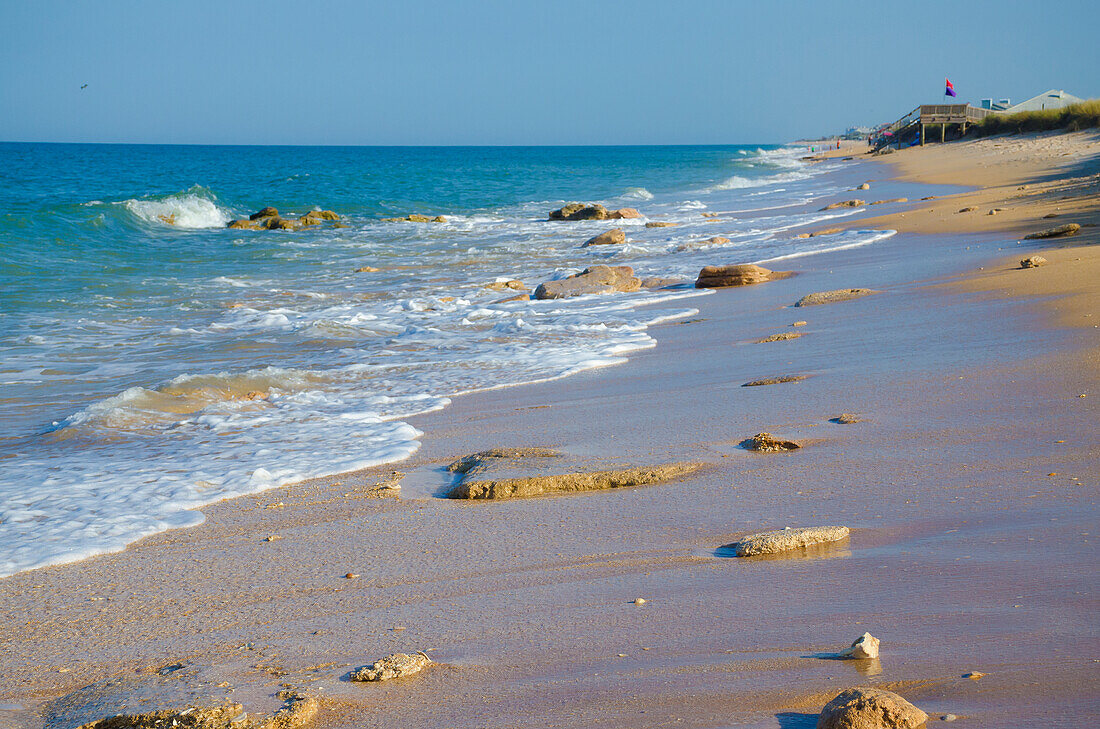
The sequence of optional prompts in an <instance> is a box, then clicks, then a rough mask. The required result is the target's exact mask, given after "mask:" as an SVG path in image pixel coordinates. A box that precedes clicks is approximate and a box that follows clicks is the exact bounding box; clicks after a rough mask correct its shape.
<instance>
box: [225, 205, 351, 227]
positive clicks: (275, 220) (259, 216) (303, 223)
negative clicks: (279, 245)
mask: <svg viewBox="0 0 1100 729" xmlns="http://www.w3.org/2000/svg"><path fill="white" fill-rule="evenodd" d="M326 220H331V221H339V220H340V216H339V215H337V214H336V213H334V212H333V211H331V210H310V211H309V212H308V213H306V214H305V215H302V216H300V217H299V218H298V219H296V220H293V219H290V218H284V217H282V216H280V215H279V211H278V210H276V209H275V208H273V207H270V206H269V207H266V208H263V209H262V210H258V211H256V212H254V213H252V215H249V216H248V219H247V220H246V219H244V218H242V219H240V220H231V221H229V224H228V225H227V226H226V227H227V228H232V229H233V230H301V229H302V228H308V227H310V226H313V225H320V224H321V223H323V222H325V221H326ZM333 227H339V228H342V227H344V225H343V224H342V223H339V222H336V224H335V225H334V226H333Z"/></svg>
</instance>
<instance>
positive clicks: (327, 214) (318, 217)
mask: <svg viewBox="0 0 1100 729" xmlns="http://www.w3.org/2000/svg"><path fill="white" fill-rule="evenodd" d="M339 219H340V216H339V215H337V214H336V213H334V212H332V211H331V210H310V211H309V212H308V213H306V214H305V215H303V216H302V217H301V218H300V220H301V221H302V222H303V223H304V222H305V221H306V220H313V221H316V222H317V223H320V222H321V221H322V220H339Z"/></svg>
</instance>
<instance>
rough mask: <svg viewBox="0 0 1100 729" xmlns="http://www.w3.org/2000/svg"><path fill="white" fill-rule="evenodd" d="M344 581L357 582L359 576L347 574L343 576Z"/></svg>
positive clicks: (351, 573)
mask: <svg viewBox="0 0 1100 729" xmlns="http://www.w3.org/2000/svg"><path fill="white" fill-rule="evenodd" d="M344 579H345V580H357V579H359V575H357V574H355V573H354V572H348V573H347V574H346V575H344Z"/></svg>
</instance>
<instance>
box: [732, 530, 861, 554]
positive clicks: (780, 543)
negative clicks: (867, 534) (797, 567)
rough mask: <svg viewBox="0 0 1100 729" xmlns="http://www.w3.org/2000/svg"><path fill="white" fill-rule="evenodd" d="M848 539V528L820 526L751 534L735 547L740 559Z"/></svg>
mask: <svg viewBox="0 0 1100 729" xmlns="http://www.w3.org/2000/svg"><path fill="white" fill-rule="evenodd" d="M847 538H848V527H845V526H820V527H801V528H798V529H791V528H790V527H787V528H786V529H778V530H776V531H771V532H760V533H758V534H749V535H748V536H746V537H743V538H742V539H741V540H740V541H739V542H737V543H736V544H734V545H733V547H734V553H735V554H736V555H737V556H738V557H753V556H755V555H758V554H775V553H777V552H787V551H790V550H793V549H800V548H802V547H810V546H813V545H815V544H828V543H829V542H839V541H841V540H844V539H847Z"/></svg>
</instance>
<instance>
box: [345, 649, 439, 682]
mask: <svg viewBox="0 0 1100 729" xmlns="http://www.w3.org/2000/svg"><path fill="white" fill-rule="evenodd" d="M431 662H432V659H430V658H428V655H427V654H426V653H422V652H420V651H417V652H416V653H391V654H390V655H388V656H386V657H385V658H380V659H379V660H377V661H375V662H374V663H372V664H371V665H369V666H363V667H362V668H359V669H357V670H355V671H352V673H351V676H350V677H349V678H351V680H352V681H389V680H390V679H394V678H401V677H402V676H411V675H413V674H415V673H420V672H421V671H422V670H424V668H426V667H427V666H428V665H429V664H430V663H431Z"/></svg>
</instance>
